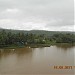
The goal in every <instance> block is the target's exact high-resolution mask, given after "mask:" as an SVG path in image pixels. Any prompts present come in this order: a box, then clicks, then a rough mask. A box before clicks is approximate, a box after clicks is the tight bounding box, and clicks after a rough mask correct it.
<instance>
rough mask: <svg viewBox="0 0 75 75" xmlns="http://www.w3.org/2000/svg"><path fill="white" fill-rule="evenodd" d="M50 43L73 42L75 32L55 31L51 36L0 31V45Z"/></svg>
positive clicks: (74, 40)
mask: <svg viewBox="0 0 75 75" xmlns="http://www.w3.org/2000/svg"><path fill="white" fill-rule="evenodd" d="M51 43H75V34H72V33H65V34H63V33H56V34H53V35H52V36H47V35H45V34H39V35H38V34H33V33H24V32H17V33H13V32H12V31H10V32H6V31H5V30H2V31H0V47H5V46H9V45H16V46H25V45H28V44H51Z"/></svg>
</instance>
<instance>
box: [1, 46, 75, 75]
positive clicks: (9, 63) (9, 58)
mask: <svg viewBox="0 0 75 75" xmlns="http://www.w3.org/2000/svg"><path fill="white" fill-rule="evenodd" d="M74 54H75V46H65V45H64V46H62V45H59V46H56V45H55V46H50V47H41V48H29V47H25V48H16V49H0V75H4V74H5V75H6V74H7V75H8V74H9V75H25V74H26V75H27V74H28V75H29V74H30V75H31V74H32V75H33V74H38V75H43V74H44V75H66V74H67V75H69V74H70V75H74V70H75V69H71V68H68V69H64V68H63V69H59V68H55V67H56V66H63V67H65V66H74V62H75V61H74V57H75V56H74Z"/></svg>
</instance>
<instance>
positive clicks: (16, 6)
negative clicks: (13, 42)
mask: <svg viewBox="0 0 75 75" xmlns="http://www.w3.org/2000/svg"><path fill="white" fill-rule="evenodd" d="M0 28H6V29H16V30H48V31H74V0H0Z"/></svg>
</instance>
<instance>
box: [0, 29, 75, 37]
mask: <svg viewBox="0 0 75 75" xmlns="http://www.w3.org/2000/svg"><path fill="white" fill-rule="evenodd" d="M2 30H5V31H6V32H7V33H8V32H12V33H19V32H20V33H21V32H23V33H25V34H26V33H28V34H30V33H32V34H37V35H41V34H44V35H46V36H52V35H53V34H56V33H58V34H59V33H63V34H66V33H71V34H75V32H70V31H45V30H30V31H26V30H11V29H2V28H0V32H1V31H2Z"/></svg>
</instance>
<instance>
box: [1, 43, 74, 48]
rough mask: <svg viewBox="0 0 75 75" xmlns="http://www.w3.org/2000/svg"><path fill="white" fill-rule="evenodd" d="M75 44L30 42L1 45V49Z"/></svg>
mask: <svg viewBox="0 0 75 75" xmlns="http://www.w3.org/2000/svg"><path fill="white" fill-rule="evenodd" d="M54 45H57V46H66V45H67V46H75V43H73V44H70V43H51V44H28V45H21V46H18V45H4V46H2V47H0V48H1V49H3V48H5V49H13V48H23V47H29V48H38V47H50V46H54Z"/></svg>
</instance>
